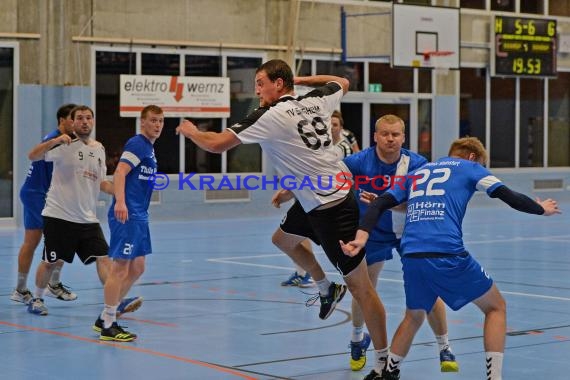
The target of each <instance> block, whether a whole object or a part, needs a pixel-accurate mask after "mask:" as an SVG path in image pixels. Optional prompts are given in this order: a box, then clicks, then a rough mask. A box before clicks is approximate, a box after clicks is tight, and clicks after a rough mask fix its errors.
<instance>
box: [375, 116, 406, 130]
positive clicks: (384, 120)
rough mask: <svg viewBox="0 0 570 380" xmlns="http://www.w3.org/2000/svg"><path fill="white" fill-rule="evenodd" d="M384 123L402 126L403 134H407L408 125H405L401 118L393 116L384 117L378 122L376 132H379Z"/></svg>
mask: <svg viewBox="0 0 570 380" xmlns="http://www.w3.org/2000/svg"><path fill="white" fill-rule="evenodd" d="M382 123H385V124H400V125H401V126H402V133H406V124H405V123H404V120H402V118H401V117H398V116H396V115H392V114H388V115H384V116H382V117H381V118H379V119H378V120H376V124H375V125H374V128H375V130H376V131H378V128H380V124H382Z"/></svg>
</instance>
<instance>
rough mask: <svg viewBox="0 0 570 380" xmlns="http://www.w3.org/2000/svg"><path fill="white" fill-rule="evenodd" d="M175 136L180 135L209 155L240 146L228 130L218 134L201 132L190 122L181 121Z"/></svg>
mask: <svg viewBox="0 0 570 380" xmlns="http://www.w3.org/2000/svg"><path fill="white" fill-rule="evenodd" d="M176 134H182V135H183V136H184V137H186V138H188V139H190V140H192V141H193V142H194V143H195V144H196V145H198V146H199V147H200V148H202V149H204V150H205V151H208V152H211V153H222V152H225V151H226V150H229V149H231V148H233V147H235V146H237V145H239V144H241V141H240V140H239V139H238V138H237V136H236V135H235V134H234V133H233V132H230V131H229V130H225V131H223V132H220V133H217V132H203V131H200V130H199V129H198V127H196V125H194V123H192V122H191V121H190V120H184V121H182V123H180V125H178V127H176Z"/></svg>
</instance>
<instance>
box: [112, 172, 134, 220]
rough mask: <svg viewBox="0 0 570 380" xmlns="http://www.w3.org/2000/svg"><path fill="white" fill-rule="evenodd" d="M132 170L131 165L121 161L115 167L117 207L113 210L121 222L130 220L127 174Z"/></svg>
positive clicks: (114, 179) (114, 178)
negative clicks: (126, 192)
mask: <svg viewBox="0 0 570 380" xmlns="http://www.w3.org/2000/svg"><path fill="white" fill-rule="evenodd" d="M130 171H131V167H130V165H128V164H126V163H124V162H119V164H118V165H117V168H116V169H115V174H114V175H113V182H114V183H115V189H114V190H115V191H114V195H115V209H114V210H113V211H114V213H115V218H116V219H117V220H118V221H119V222H121V223H125V222H126V221H127V220H129V210H128V208H127V203H126V201H125V182H126V178H127V174H129V173H130Z"/></svg>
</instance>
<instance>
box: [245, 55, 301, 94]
mask: <svg viewBox="0 0 570 380" xmlns="http://www.w3.org/2000/svg"><path fill="white" fill-rule="evenodd" d="M260 71H265V73H266V74H267V78H269V80H270V81H271V82H275V81H276V80H277V79H279V78H281V79H283V87H284V88H285V90H293V86H294V85H295V84H294V83H293V71H292V70H291V67H289V65H288V64H287V62H285V61H283V60H281V59H272V60H270V61H267V62H265V63H264V64H263V65H261V66H259V67H258V69H257V70H255V73H256V74H257V73H259V72H260Z"/></svg>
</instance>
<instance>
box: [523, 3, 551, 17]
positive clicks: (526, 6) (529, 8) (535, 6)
mask: <svg viewBox="0 0 570 380" xmlns="http://www.w3.org/2000/svg"><path fill="white" fill-rule="evenodd" d="M550 3H553V1H550ZM520 7H521V13H535V14H539V15H541V14H544V0H533V1H529V0H526V1H524V0H521V6H520Z"/></svg>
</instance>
